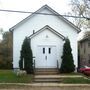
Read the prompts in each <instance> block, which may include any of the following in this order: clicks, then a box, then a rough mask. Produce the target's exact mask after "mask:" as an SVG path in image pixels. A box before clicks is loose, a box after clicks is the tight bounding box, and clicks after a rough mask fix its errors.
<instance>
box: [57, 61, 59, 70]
mask: <svg viewBox="0 0 90 90" xmlns="http://www.w3.org/2000/svg"><path fill="white" fill-rule="evenodd" d="M57 69H58V70H59V63H58V60H57Z"/></svg>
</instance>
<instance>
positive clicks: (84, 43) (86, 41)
mask: <svg viewBox="0 0 90 90" xmlns="http://www.w3.org/2000/svg"><path fill="white" fill-rule="evenodd" d="M79 66H80V67H82V66H90V36H87V37H85V38H83V39H82V40H80V41H79Z"/></svg>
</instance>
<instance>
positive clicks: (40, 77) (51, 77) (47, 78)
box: [34, 68, 60, 83]
mask: <svg viewBox="0 0 90 90" xmlns="http://www.w3.org/2000/svg"><path fill="white" fill-rule="evenodd" d="M58 74H59V72H58V69H57V68H45V69H43V68H40V69H35V76H34V82H37V83H46V82H47V83H50V82H51V83H53V82H60V77H57V75H58Z"/></svg>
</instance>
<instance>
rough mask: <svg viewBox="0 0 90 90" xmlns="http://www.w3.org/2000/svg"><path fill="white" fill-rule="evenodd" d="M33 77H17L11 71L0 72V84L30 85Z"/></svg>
mask: <svg viewBox="0 0 90 90" xmlns="http://www.w3.org/2000/svg"><path fill="white" fill-rule="evenodd" d="M32 80H33V75H24V76H17V75H16V74H15V73H14V72H13V70H0V83H30V82H32Z"/></svg>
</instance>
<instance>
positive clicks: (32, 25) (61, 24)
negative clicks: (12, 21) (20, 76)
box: [10, 5, 80, 68]
mask: <svg viewBox="0 0 90 90" xmlns="http://www.w3.org/2000/svg"><path fill="white" fill-rule="evenodd" d="M36 13H38V14H36ZM40 13H44V14H40ZM45 13H47V14H50V15H45ZM10 31H12V32H13V68H19V60H20V50H21V46H22V43H23V40H24V39H25V37H29V38H30V39H31V43H30V44H31V48H32V52H33V57H35V58H34V59H35V68H57V60H58V62H59V67H60V65H61V62H62V59H61V56H62V52H63V44H64V39H65V37H68V38H69V39H70V42H71V48H72V54H73V59H74V64H75V65H76V67H77V62H78V59H77V55H78V51H77V50H78V49H77V37H78V33H79V32H80V29H79V28H77V27H76V26H74V25H73V24H72V23H71V22H69V21H68V20H67V19H65V18H64V17H63V16H61V15H60V14H58V13H57V12H56V11H54V10H53V9H52V8H50V7H49V6H48V5H44V6H43V7H41V8H40V9H39V10H37V11H36V12H34V13H32V14H31V15H30V16H28V17H26V18H25V19H24V20H22V21H21V22H19V23H18V24H16V25H15V26H13V27H12V28H10Z"/></svg>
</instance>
